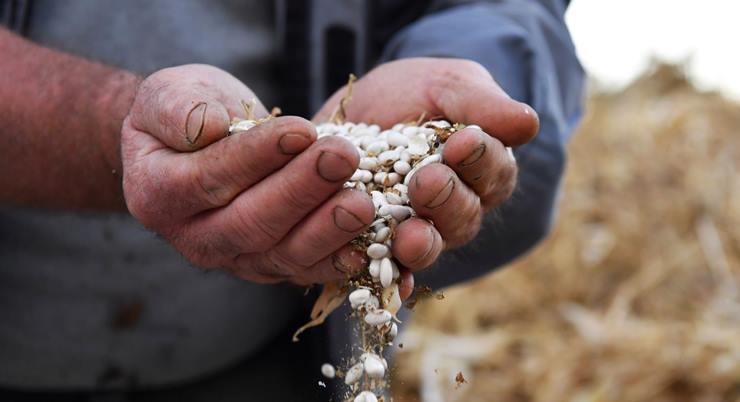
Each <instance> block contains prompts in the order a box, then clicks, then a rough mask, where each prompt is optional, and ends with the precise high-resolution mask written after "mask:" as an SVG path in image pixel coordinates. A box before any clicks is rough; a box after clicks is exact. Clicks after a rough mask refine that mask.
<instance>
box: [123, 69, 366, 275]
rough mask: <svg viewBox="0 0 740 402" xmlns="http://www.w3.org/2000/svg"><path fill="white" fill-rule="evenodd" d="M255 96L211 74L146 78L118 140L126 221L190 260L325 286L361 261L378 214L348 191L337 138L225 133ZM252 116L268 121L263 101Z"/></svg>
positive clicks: (345, 161) (347, 163)
mask: <svg viewBox="0 0 740 402" xmlns="http://www.w3.org/2000/svg"><path fill="white" fill-rule="evenodd" d="M254 98H255V95H254V94H253V93H252V91H251V90H249V88H247V87H246V86H245V85H244V84H242V83H241V82H240V81H239V80H237V79H236V78H234V77H233V76H231V75H229V74H228V73H226V72H224V71H222V70H219V69H217V68H215V67H210V66H204V65H187V66H180V67H174V68H168V69H164V70H160V71H158V72H156V73H154V74H152V75H151V76H149V77H148V78H147V79H146V80H144V81H143V82H142V84H141V85H140V87H139V90H138V93H137V95H136V99H135V101H134V104H133V106H132V108H131V111H130V112H129V114H128V116H127V117H126V119H125V121H124V124H123V129H122V133H121V148H122V159H123V166H124V172H123V173H124V175H123V187H124V194H125V198H126V204H127V206H128V209H129V211H130V212H131V214H132V215H133V216H134V217H136V218H137V219H138V220H139V221H141V222H142V223H143V224H144V225H145V226H147V227H148V228H150V229H152V230H154V231H156V232H157V233H159V234H161V235H162V236H163V237H164V238H166V239H167V240H168V241H169V242H170V243H171V244H172V245H173V246H174V247H175V248H176V249H177V250H178V251H179V252H180V253H182V254H183V255H184V256H185V257H186V258H187V259H188V260H189V261H191V262H192V263H194V264H196V265H198V266H201V267H205V268H223V269H226V270H228V271H230V272H232V273H234V274H235V275H237V276H239V277H241V278H244V279H247V280H250V281H254V282H259V283H276V282H281V281H290V282H293V283H297V284H304V285H305V284H312V283H323V282H328V281H332V280H336V279H341V278H345V277H346V276H347V275H350V274H352V273H353V272H355V271H356V270H358V269H359V268H361V267H362V266H363V265H364V264H365V255H364V253H361V252H358V251H355V250H354V249H353V248H352V247H351V246H349V245H348V242H349V241H350V240H352V239H353V238H354V237H356V236H357V235H358V234H360V233H362V232H363V231H364V230H365V229H366V228H367V226H368V224H370V223H371V222H372V220H373V218H374V209H373V204H372V202H371V200H370V197H369V196H368V195H367V194H364V193H361V192H359V191H354V190H342V184H343V183H344V182H345V181H346V180H347V179H348V178H349V177H350V176H351V175H352V173H353V172H354V171H355V169H356V168H357V165H358V163H359V156H358V154H357V151H356V150H355V148H354V147H353V146H352V145H351V144H350V143H349V142H348V141H346V140H344V139H341V138H324V139H321V140H318V141H317V140H316V138H317V135H316V131H315V129H314V127H313V125H312V124H311V123H310V122H308V121H306V120H304V119H301V118H298V117H278V118H274V119H270V120H267V121H266V122H264V123H262V124H260V125H258V126H256V127H254V128H252V129H250V130H249V131H246V132H243V133H238V134H234V135H231V136H227V133H228V127H229V122H230V120H231V118H233V117H241V118H245V117H246V116H245V111H244V108H243V107H242V104H241V101H242V100H245V101H250V100H252V99H254ZM254 112H255V113H256V115H257V117H264V116H266V115H267V113H266V111H265V109H264V107H263V106H262V105H261V104H259V103H257V104H256V105H255V108H254Z"/></svg>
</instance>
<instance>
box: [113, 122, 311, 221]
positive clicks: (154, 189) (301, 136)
mask: <svg viewBox="0 0 740 402" xmlns="http://www.w3.org/2000/svg"><path fill="white" fill-rule="evenodd" d="M137 138H139V139H140V140H142V141H148V140H149V139H151V137H149V136H147V135H145V134H143V133H142V134H140V135H138V136H137ZM315 140H316V131H315V129H314V127H313V125H311V124H310V123H309V122H308V121H306V120H304V119H301V118H299V117H279V118H276V119H273V120H270V121H267V122H265V123H263V124H260V125H258V126H255V127H253V128H252V129H250V130H249V131H248V132H246V133H240V134H237V135H233V136H230V137H228V138H224V139H223V140H221V141H218V142H216V143H214V144H212V145H211V146H209V147H206V148H205V149H202V150H200V151H197V152H192V153H177V152H174V151H172V150H171V149H169V148H159V149H156V150H155V151H151V152H150V151H147V153H146V154H145V155H135V156H128V155H127V156H126V157H127V158H138V159H139V162H137V163H135V164H133V163H132V164H129V165H131V166H135V168H132V170H131V171H129V172H127V178H130V177H132V176H138V177H140V178H142V177H143V178H145V180H144V179H140V180H137V185H136V186H135V187H132V186H129V185H128V183H124V185H126V190H127V201H128V202H129V205H128V207H129V210H130V211H132V213H133V212H135V216H137V218H139V219H140V220H142V222H143V223H144V224H145V225H147V224H148V225H150V226H156V224H157V222H159V221H167V220H171V219H172V218H180V219H181V218H185V217H190V216H193V215H195V214H196V213H199V212H202V211H205V210H208V209H213V208H217V207H221V206H224V205H227V204H228V203H229V202H231V201H232V200H233V199H234V198H235V197H236V196H237V195H238V194H239V193H241V192H243V191H244V190H246V189H248V188H250V187H251V186H253V185H254V184H255V183H257V182H259V181H260V180H262V179H263V178H265V177H266V176H268V175H270V174H271V173H273V172H275V171H276V170H278V169H280V168H282V167H283V166H285V164H286V163H288V162H290V160H291V159H293V158H294V157H295V154H297V153H300V152H301V151H303V150H304V149H306V148H308V147H309V146H310V145H311V144H312V143H314V142H315ZM152 141H153V140H152ZM152 141H149V142H152ZM149 148H151V147H146V146H144V147H142V148H141V149H147V150H148V149H149Z"/></svg>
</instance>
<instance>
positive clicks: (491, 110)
mask: <svg viewBox="0 0 740 402" xmlns="http://www.w3.org/2000/svg"><path fill="white" fill-rule="evenodd" d="M345 93H346V88H342V89H340V90H338V91H337V92H336V93H335V94H334V95H333V96H332V97H331V98H330V99H329V100H328V101H327V103H326V104H325V105H324V106H323V107H322V109H321V110H320V111H319V112H318V113H317V115H316V116H315V117H314V121H316V122H323V121H326V120H327V119H328V118H329V116H331V114H332V113H333V111H334V110H335V109H336V108H337V107H338V105H339V102H340V100H341V98H342V97H343V96H344V95H345ZM420 116H426V117H427V118H445V119H447V120H449V121H451V122H455V123H464V124H470V125H477V126H478V127H479V128H476V127H471V128H465V129H463V130H461V131H459V132H457V133H455V134H453V135H452V136H451V137H450V138H449V140H448V141H447V143H446V144H445V147H444V151H443V159H444V164H431V165H428V166H425V167H423V168H422V169H420V170H419V171H418V172H417V173H416V174H415V175H414V176H413V177H412V179H411V182H410V183H409V198H410V201H411V205H412V206H413V208H414V209H415V210H416V212H417V214H418V218H412V219H409V220H407V221H405V222H403V223H402V224H401V225H399V226H398V228H397V232H396V238H395V240H394V243H393V254H394V256H395V257H396V258H397V259H398V260H399V261H400V262H401V263H402V264H403V265H404V266H405V267H406V268H408V269H410V270H411V271H417V270H420V269H422V268H425V267H428V266H429V265H431V264H432V263H433V262H434V261H435V260H436V259H437V258H438V257H439V255H440V253H441V252H442V251H444V250H445V249H448V248H452V247H457V246H460V245H463V244H465V243H467V242H469V241H470V240H472V239H473V238H474V237H475V236H476V235H477V233H478V231H479V230H480V225H481V221H482V218H483V215H484V214H485V213H486V212H487V211H489V210H491V209H492V208H495V207H496V206H498V205H500V204H501V203H502V202H504V201H505V200H507V199H508V198H509V197H510V196H511V194H512V192H513V190H514V188H515V186H516V176H517V167H516V162H515V160H514V157H513V154H512V153H511V152H510V151H509V150H507V149H506V147H507V146H516V145H521V144H524V143H526V142H528V141H529V140H531V139H532V138H533V137H534V136H535V135H536V133H537V131H538V130H539V120H538V117H537V114H536V113H535V112H534V110H533V109H532V108H531V107H529V106H528V105H526V104H524V103H520V102H517V101H515V100H513V99H511V98H510V97H509V96H508V95H507V94H506V93H505V92H504V91H503V90H502V89H501V87H500V86H498V84H496V82H495V81H494V79H493V77H492V76H491V75H490V74H489V73H488V71H487V70H486V69H485V68H483V67H482V66H480V65H479V64H477V63H475V62H472V61H468V60H461V59H440V58H415V59H403V60H398V61H394V62H390V63H386V64H383V65H380V66H379V67H377V68H375V69H374V70H372V71H370V72H369V73H368V74H367V75H366V76H365V77H363V78H361V79H360V80H358V81H357V82H355V83H354V87H353V93H352V98H351V101H350V102H349V103H348V104H347V105H346V108H345V117H346V118H347V120H348V121H356V122H366V123H375V124H378V125H380V126H381V127H384V128H389V127H391V126H392V125H394V124H395V123H398V122H413V121H415V120H417V119H419V117H420Z"/></svg>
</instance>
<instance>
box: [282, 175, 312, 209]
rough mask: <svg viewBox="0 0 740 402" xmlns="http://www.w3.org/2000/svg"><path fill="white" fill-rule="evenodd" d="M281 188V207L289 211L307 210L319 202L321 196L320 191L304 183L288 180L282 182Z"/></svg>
mask: <svg viewBox="0 0 740 402" xmlns="http://www.w3.org/2000/svg"><path fill="white" fill-rule="evenodd" d="M279 188H280V193H279V194H280V197H281V198H280V201H281V203H282V204H283V205H281V206H280V207H281V208H282V209H284V210H287V211H307V210H310V209H312V207H313V206H314V205H316V204H318V203H319V202H321V198H320V195H319V192H318V191H313V190H311V189H308V188H305V187H304V186H303V185H302V184H298V183H291V182H288V181H287V180H284V181H283V182H282V185H280V186H279Z"/></svg>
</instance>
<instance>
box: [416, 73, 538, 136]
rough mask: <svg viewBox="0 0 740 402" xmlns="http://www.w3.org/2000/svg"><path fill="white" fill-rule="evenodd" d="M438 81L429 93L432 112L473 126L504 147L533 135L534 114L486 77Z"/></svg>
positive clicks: (534, 129) (536, 122) (534, 130)
mask: <svg viewBox="0 0 740 402" xmlns="http://www.w3.org/2000/svg"><path fill="white" fill-rule="evenodd" d="M441 81H442V82H438V83H437V84H436V85H434V86H433V88H432V89H431V90H430V92H429V93H430V95H431V99H432V102H434V104H435V106H436V108H437V109H439V111H440V112H441V113H442V114H443V115H444V116H446V117H447V118H449V119H450V120H452V121H456V122H463V123H467V124H477V125H479V126H480V127H481V129H482V130H483V131H484V132H486V133H488V134H490V135H492V136H493V137H496V138H497V139H499V140H500V141H501V142H502V143H504V144H505V145H507V146H516V145H522V144H525V143H527V142H529V141H530V140H531V139H532V138H534V136H535V135H537V132H538V131H539V127H540V120H539V117H538V116H537V112H535V111H534V109H532V107H530V106H529V105H527V104H525V103H522V102H518V101H516V100H514V99H512V98H510V97H509V96H508V95H507V94H506V93H505V92H504V91H503V90H502V89H501V88H500V87H499V86H498V85H497V84H496V82H495V81H494V80H493V78H491V77H490V75H487V74H485V75H481V76H480V78H478V79H472V80H471V79H451V80H441Z"/></svg>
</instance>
